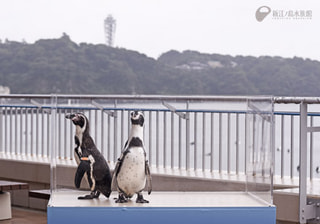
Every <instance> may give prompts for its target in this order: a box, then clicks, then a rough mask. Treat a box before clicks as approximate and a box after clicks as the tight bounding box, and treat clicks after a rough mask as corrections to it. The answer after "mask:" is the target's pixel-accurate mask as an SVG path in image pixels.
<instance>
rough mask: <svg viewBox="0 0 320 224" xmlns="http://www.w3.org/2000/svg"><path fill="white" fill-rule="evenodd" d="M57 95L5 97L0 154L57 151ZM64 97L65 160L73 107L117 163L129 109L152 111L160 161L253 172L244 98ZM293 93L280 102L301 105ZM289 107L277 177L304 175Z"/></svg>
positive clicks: (278, 137) (312, 170) (148, 134)
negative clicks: (54, 104)
mask: <svg viewBox="0 0 320 224" xmlns="http://www.w3.org/2000/svg"><path fill="white" fill-rule="evenodd" d="M51 98H52V96H51V95H2V96H0V122H1V125H0V152H4V153H12V154H20V155H30V156H33V157H48V156H49V155H50V151H49V149H50V135H51V134H52V133H51V130H50V128H48V127H50V122H51V119H50V110H51V107H52V102H51ZM58 98H59V100H60V101H61V102H58V105H57V117H58V120H59V121H60V122H58V124H57V129H58V130H59V132H58V135H57V144H58V148H59V150H58V152H57V155H58V156H59V158H61V159H65V160H72V159H73V147H74V143H73V134H74V127H73V125H72V124H71V122H70V121H69V120H66V119H65V118H64V116H65V114H66V113H70V112H72V111H73V112H75V111H80V112H83V113H85V114H86V115H87V116H88V118H89V120H90V122H91V134H92V136H93V138H94V139H95V141H96V144H97V146H98V148H99V149H100V150H101V151H102V153H103V154H104V155H105V156H106V158H107V159H108V160H109V161H116V160H117V158H118V156H119V155H120V152H121V149H122V146H123V144H124V142H125V141H126V139H127V137H128V132H129V128H130V122H129V112H130V111H131V110H136V109H139V110H142V111H143V112H144V114H145V117H146V126H145V145H146V147H147V152H148V156H149V161H150V163H151V164H153V165H154V166H156V167H158V168H159V167H160V168H175V167H177V168H179V169H186V170H190V169H194V170H210V171H214V170H215V171H218V172H227V173H236V174H239V173H244V172H245V171H246V162H245V158H246V150H245V148H246V146H245V144H246V139H245V131H246V127H245V125H246V124H245V119H246V98H245V97H189V96H138V97H137V96H115V95H112V96H100V95H98V96H78V95H61V96H58ZM293 99H296V98H275V103H276V104H281V103H290V105H295V104H296V103H297V102H298V101H294V102H293ZM312 99H313V98H312ZM301 100H302V99H301ZM309 100H310V99H309ZM310 103H312V104H314V103H317V102H315V101H312V102H310ZM141 105H143V106H141ZM221 105H223V106H221ZM276 106H277V105H276ZM286 107H287V105H286ZM286 107H285V110H286V111H284V110H282V109H283V108H277V107H276V111H275V164H274V166H275V174H276V175H279V176H280V177H281V178H283V177H291V178H294V177H297V176H298V175H299V114H300V112H299V108H298V107H297V106H295V107H293V108H290V110H289V111H288V110H287V109H286ZM319 122H320V114H319V113H316V112H313V113H309V114H308V123H310V124H311V125H313V124H317V123H319ZM308 138H309V145H308V146H309V148H310V151H309V153H308V160H309V163H308V164H309V167H308V176H309V177H310V179H312V178H318V177H319V175H320V174H319V172H320V170H319V166H320V160H317V158H320V156H317V155H319V152H317V150H315V147H316V145H318V144H317V143H318V141H319V140H318V139H319V138H317V134H316V133H311V134H309V137H308Z"/></svg>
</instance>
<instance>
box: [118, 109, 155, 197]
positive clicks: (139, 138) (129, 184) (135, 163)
mask: <svg viewBox="0 0 320 224" xmlns="http://www.w3.org/2000/svg"><path fill="white" fill-rule="evenodd" d="M130 115H131V130H130V134H129V138H128V140H127V142H126V143H125V146H124V148H123V150H122V153H121V156H120V158H119V159H118V161H117V164H116V166H115V169H114V173H113V178H112V186H114V187H115V188H116V189H117V190H118V193H119V196H118V199H116V201H115V202H116V203H125V202H128V199H130V198H132V197H133V195H134V194H137V199H136V202H137V203H149V201H148V200H145V199H144V198H143V195H142V193H141V192H142V191H143V189H144V188H145V186H146V184H147V189H148V194H151V191H152V183H151V175H150V169H149V165H148V161H147V159H146V151H145V148H144V142H143V128H144V116H143V114H142V112H139V111H133V112H131V114H130Z"/></svg>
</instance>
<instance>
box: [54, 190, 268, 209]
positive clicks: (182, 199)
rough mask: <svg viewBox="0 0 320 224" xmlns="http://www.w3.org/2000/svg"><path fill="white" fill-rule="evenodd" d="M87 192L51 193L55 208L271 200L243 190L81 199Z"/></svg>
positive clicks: (207, 204)
mask: <svg viewBox="0 0 320 224" xmlns="http://www.w3.org/2000/svg"><path fill="white" fill-rule="evenodd" d="M87 193H88V191H60V192H54V193H53V194H52V197H51V200H50V202H49V206H52V207H267V206H269V204H268V203H266V202H264V201H262V200H259V199H257V198H255V197H253V196H251V195H249V194H247V193H244V192H152V193H151V195H148V194H147V193H146V192H145V193H144V198H145V199H146V200H148V201H149V202H150V203H146V204H140V203H136V202H135V200H136V196H134V197H133V198H132V199H131V200H130V201H129V202H128V203H122V204H121V203H115V200H114V198H117V193H116V192H113V193H112V194H111V196H110V198H109V199H107V198H105V197H104V196H101V195H100V197H99V199H94V200H78V199H77V197H78V196H81V195H85V194H87Z"/></svg>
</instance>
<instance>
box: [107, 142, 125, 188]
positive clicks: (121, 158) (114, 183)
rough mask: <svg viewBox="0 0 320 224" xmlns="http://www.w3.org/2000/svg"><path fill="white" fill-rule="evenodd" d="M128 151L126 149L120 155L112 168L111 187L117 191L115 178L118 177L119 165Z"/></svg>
mask: <svg viewBox="0 0 320 224" xmlns="http://www.w3.org/2000/svg"><path fill="white" fill-rule="evenodd" d="M126 145H127V142H126ZM128 152H129V151H128V150H127V149H126V150H125V151H124V152H123V153H121V155H120V158H119V159H118V162H117V164H116V166H115V168H114V171H113V176H112V181H111V186H112V187H114V188H116V189H118V181H117V176H118V173H119V171H120V168H121V165H122V161H123V158H124V157H125V155H126V154H127V153H128Z"/></svg>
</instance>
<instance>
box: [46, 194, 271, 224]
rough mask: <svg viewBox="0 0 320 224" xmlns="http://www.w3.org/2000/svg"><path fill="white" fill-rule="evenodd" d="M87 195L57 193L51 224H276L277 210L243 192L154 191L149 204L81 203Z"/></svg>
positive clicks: (52, 202)
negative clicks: (78, 198)
mask: <svg viewBox="0 0 320 224" xmlns="http://www.w3.org/2000/svg"><path fill="white" fill-rule="evenodd" d="M85 193H87V192H78V191H72V192H66V191H64V192H55V193H53V194H52V197H51V199H50V202H49V204H48V224H54V223H56V224H63V223H66V224H67V223H68V224H71V223H76V224H82V223H83V224H88V223H92V224H100V223H101V224H102V223H103V224H105V223H117V224H119V223H126V224H127V223H131V222H133V223H139V224H143V223H148V224H150V223H152V224H158V223H159V224H170V223H174V224H177V223H183V224H191V223H192V224H195V223H196V224H202V223H210V224H213V223H217V224H235V223H245V224H251V223H252V224H256V223H259V224H275V223H276V208H275V206H273V205H270V204H267V203H265V202H264V201H262V200H259V199H257V198H255V197H253V196H251V195H249V194H247V193H243V192H153V193H152V194H151V195H145V199H147V200H149V201H150V203H148V204H137V203H135V198H133V199H132V201H130V202H128V203H126V204H117V203H115V202H114V199H113V198H115V197H117V194H116V193H113V194H112V195H111V197H110V199H106V198H104V197H102V196H100V198H99V199H94V200H77V196H79V195H83V194H85Z"/></svg>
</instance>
